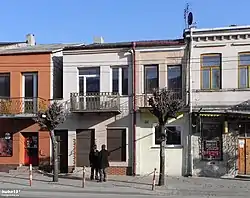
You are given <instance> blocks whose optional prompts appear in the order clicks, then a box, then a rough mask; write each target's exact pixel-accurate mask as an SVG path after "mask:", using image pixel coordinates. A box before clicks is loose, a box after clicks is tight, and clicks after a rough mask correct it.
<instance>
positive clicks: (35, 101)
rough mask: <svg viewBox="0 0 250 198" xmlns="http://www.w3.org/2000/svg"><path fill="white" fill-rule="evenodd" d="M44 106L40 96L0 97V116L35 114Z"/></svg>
mask: <svg viewBox="0 0 250 198" xmlns="http://www.w3.org/2000/svg"><path fill="white" fill-rule="evenodd" d="M46 108H47V105H46V101H45V100H44V99H42V98H0V116H11V115H24V116H26V115H35V114H37V112H38V111H40V110H45V109H46Z"/></svg>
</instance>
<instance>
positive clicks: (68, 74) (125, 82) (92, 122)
mask: <svg viewBox="0 0 250 198" xmlns="http://www.w3.org/2000/svg"><path fill="white" fill-rule="evenodd" d="M130 48H131V44H130V43H125V44H124V45H123V44H122V43H121V44H101V43H100V44H93V45H86V46H85V45H82V46H79V47H72V48H66V49H65V50H64V52H63V63H64V69H63V85H64V90H63V97H64V100H65V101H68V103H69V104H70V114H69V115H68V118H67V120H66V122H65V123H63V124H62V125H61V126H60V127H58V129H57V130H66V131H67V133H68V163H67V164H68V166H69V171H71V170H72V169H76V168H77V167H82V166H89V151H90V148H91V146H92V145H93V144H96V145H97V147H98V149H100V147H101V145H102V144H105V145H107V149H108V150H109V151H110V152H111V155H110V166H111V167H110V169H109V174H127V173H128V172H131V166H132V160H131V159H132V153H131V151H132V149H131V146H132V145H131V142H132V140H131V138H132V137H131V126H132V124H131V122H132V115H131V109H132V107H131V104H132V101H131V99H132V98H131V93H132V83H130V82H131V81H132V76H131V73H132V70H131V56H132V55H131V52H130Z"/></svg>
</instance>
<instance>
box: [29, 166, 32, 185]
mask: <svg viewBox="0 0 250 198" xmlns="http://www.w3.org/2000/svg"><path fill="white" fill-rule="evenodd" d="M29 180H30V186H31V184H32V164H30V170H29Z"/></svg>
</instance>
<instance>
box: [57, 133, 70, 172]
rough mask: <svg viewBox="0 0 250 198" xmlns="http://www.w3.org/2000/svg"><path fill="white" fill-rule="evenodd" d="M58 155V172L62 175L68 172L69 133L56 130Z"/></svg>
mask: <svg viewBox="0 0 250 198" xmlns="http://www.w3.org/2000/svg"><path fill="white" fill-rule="evenodd" d="M55 136H56V140H57V153H58V170H59V171H60V173H67V172H68V131H67V130H55Z"/></svg>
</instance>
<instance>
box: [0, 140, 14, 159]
mask: <svg viewBox="0 0 250 198" xmlns="http://www.w3.org/2000/svg"><path fill="white" fill-rule="evenodd" d="M12 145H13V142H12V137H11V136H8V138H6V137H1V138H0V156H1V157H10V156H12V152H13V148H12Z"/></svg>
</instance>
